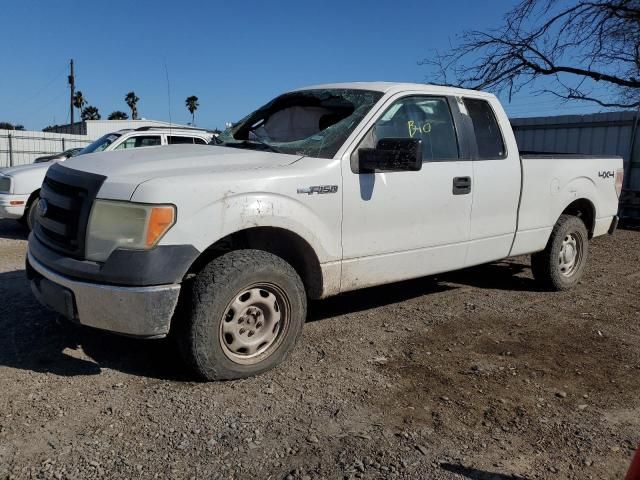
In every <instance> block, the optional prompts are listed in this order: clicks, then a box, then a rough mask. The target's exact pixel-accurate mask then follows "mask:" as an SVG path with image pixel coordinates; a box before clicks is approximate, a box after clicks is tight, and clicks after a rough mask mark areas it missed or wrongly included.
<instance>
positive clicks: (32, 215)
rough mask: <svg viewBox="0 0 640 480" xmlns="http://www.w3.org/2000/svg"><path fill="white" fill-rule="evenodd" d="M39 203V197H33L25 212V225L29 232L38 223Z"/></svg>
mask: <svg viewBox="0 0 640 480" xmlns="http://www.w3.org/2000/svg"><path fill="white" fill-rule="evenodd" d="M39 203H40V197H35V198H34V199H33V200H32V201H31V203H30V204H29V206H28V207H27V211H26V212H25V215H24V218H25V223H26V225H27V228H28V229H29V231H32V230H33V229H34V227H35V226H36V223H37V221H38V204H39Z"/></svg>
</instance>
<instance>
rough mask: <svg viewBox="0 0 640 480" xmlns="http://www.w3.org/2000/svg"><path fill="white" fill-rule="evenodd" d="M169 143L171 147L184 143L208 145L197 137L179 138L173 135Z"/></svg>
mask: <svg viewBox="0 0 640 480" xmlns="http://www.w3.org/2000/svg"><path fill="white" fill-rule="evenodd" d="M167 142H168V143H169V145H179V144H183V143H188V144H189V145H193V144H194V143H202V144H203V145H206V143H207V142H205V141H204V140H201V139H200V138H196V137H178V136H173V135H172V136H168V137H167Z"/></svg>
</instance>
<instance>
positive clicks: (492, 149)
mask: <svg viewBox="0 0 640 480" xmlns="http://www.w3.org/2000/svg"><path fill="white" fill-rule="evenodd" d="M463 102H464V106H465V108H466V109H467V112H468V113H469V118H470V119H471V123H472V125H473V132H474V134H475V137H476V145H477V150H478V153H477V159H478V160H498V159H503V158H506V156H507V151H506V148H505V146H504V139H503V138H502V132H501V131H500V126H499V124H498V120H497V119H496V116H495V113H494V112H493V109H492V108H491V105H490V104H489V102H487V101H486V100H480V99H478V98H464V99H463Z"/></svg>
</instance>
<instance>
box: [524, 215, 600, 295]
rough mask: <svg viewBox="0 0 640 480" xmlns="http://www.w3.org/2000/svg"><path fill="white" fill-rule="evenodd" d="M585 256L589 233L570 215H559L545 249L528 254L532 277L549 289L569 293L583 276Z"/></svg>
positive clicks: (587, 248) (576, 218)
mask: <svg viewBox="0 0 640 480" xmlns="http://www.w3.org/2000/svg"><path fill="white" fill-rule="evenodd" d="M588 256H589V234H588V232H587V228H586V227H585V225H584V222H583V221H582V220H581V219H580V218H578V217H574V216H572V215H561V216H560V218H559V219H558V221H557V222H556V224H555V226H554V227H553V231H552V232H551V237H550V238H549V242H548V243H547V247H546V248H545V249H544V250H543V251H542V252H537V253H534V254H533V255H531V269H532V271H533V277H534V278H535V279H536V280H537V281H538V282H539V283H540V284H541V285H542V286H543V287H544V288H547V289H549V290H554V291H561V290H569V289H570V288H573V287H574V286H575V285H576V284H577V283H578V282H579V281H580V279H581V278H582V276H583V275H584V269H585V266H586V264H587V257H588ZM572 259H573V261H572Z"/></svg>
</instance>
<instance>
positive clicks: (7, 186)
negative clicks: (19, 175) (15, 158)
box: [0, 173, 11, 193]
mask: <svg viewBox="0 0 640 480" xmlns="http://www.w3.org/2000/svg"><path fill="white" fill-rule="evenodd" d="M0 192H2V193H11V177H7V176H6V175H2V174H1V173H0Z"/></svg>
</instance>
